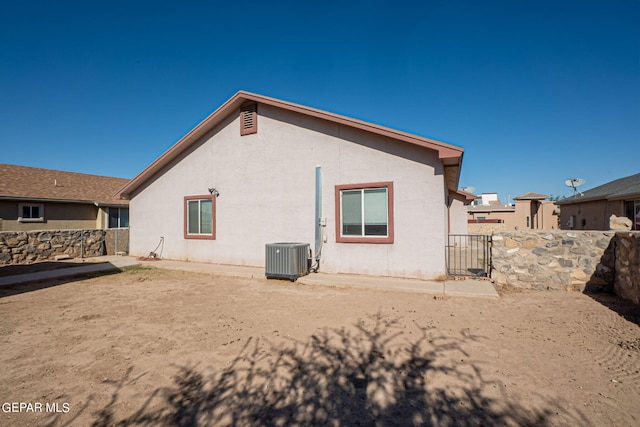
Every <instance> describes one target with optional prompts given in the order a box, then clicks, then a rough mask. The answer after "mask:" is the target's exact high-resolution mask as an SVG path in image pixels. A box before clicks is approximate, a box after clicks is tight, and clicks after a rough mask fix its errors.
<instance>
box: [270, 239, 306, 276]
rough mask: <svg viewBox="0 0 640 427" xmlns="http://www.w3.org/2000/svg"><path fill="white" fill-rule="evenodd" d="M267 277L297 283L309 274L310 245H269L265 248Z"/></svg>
mask: <svg viewBox="0 0 640 427" xmlns="http://www.w3.org/2000/svg"><path fill="white" fill-rule="evenodd" d="M265 252H266V254H265V255H266V256H265V257H266V260H265V267H266V268H265V276H266V277H267V279H270V278H279V279H289V280H292V281H295V280H296V279H297V278H298V277H301V276H305V275H307V274H309V267H310V265H309V264H310V261H311V258H310V256H309V254H310V247H309V244H308V243H268V244H267V245H266V248H265Z"/></svg>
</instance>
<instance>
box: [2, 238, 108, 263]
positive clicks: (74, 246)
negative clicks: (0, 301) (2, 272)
mask: <svg viewBox="0 0 640 427" xmlns="http://www.w3.org/2000/svg"><path fill="white" fill-rule="evenodd" d="M104 236H105V230H46V231H3V232H0V265H7V264H28V263H32V262H36V261H45V260H53V259H55V257H56V255H69V256H70V257H74V258H81V257H92V256H100V255H103V254H104Z"/></svg>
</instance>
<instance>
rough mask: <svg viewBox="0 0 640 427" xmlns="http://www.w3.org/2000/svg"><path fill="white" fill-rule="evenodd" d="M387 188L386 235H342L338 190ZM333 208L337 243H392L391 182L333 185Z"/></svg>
mask: <svg viewBox="0 0 640 427" xmlns="http://www.w3.org/2000/svg"><path fill="white" fill-rule="evenodd" d="M383 187H386V189H387V215H388V219H389V220H388V223H387V227H388V228H387V230H388V236H387V237H352V236H342V230H341V228H340V224H341V221H340V203H341V200H340V192H341V191H343V190H362V189H367V188H383ZM335 189H336V192H335V209H336V242H338V243H393V237H394V226H393V182H390V181H385V182H367V183H364V184H346V185H336V186H335Z"/></svg>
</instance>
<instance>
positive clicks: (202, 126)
mask: <svg viewBox="0 0 640 427" xmlns="http://www.w3.org/2000/svg"><path fill="white" fill-rule="evenodd" d="M246 102H256V103H258V104H266V105H270V106H274V107H278V108H282V109H285V110H289V111H293V112H296V113H300V114H305V115H307V116H312V117H316V118H320V119H323V120H328V121H331V122H334V123H338V124H341V125H345V126H349V127H353V128H356V129H361V130H364V131H367V132H372V133H375V134H378V135H383V136H387V137H389V138H393V139H397V140H399V141H404V142H408V143H410V144H415V145H418V146H420V147H424V148H427V149H430V150H434V151H437V152H438V157H439V158H440V159H441V161H442V163H443V166H444V168H445V180H446V184H447V188H448V189H449V190H452V191H456V190H457V188H458V181H459V180H460V168H461V167H462V156H463V154H464V149H463V148H462V147H458V146H455V145H451V144H447V143H444V142H441V141H437V140H435V139H431V138H425V137H422V136H417V135H413V134H410V133H407V132H402V131H399V130H396V129H392V128H388V127H385V126H380V125H377V124H373V123H368V122H365V121H362V120H358V119H354V118H351V117H347V116H341V115H339V114H334V113H330V112H327V111H323V110H318V109H316V108H311V107H307V106H304V105H300V104H294V103H292V102H287V101H282V100H280V99H276V98H270V97H267V96H263V95H258V94H255V93H250V92H244V91H239V92H238V93H236V94H235V95H233V96H232V97H231V98H229V99H228V100H227V101H226V102H225V103H224V104H222V105H221V106H220V107H219V108H218V109H217V110H215V111H214V112H213V113H211V115H209V116H208V117H207V118H206V119H204V120H203V121H202V122H200V123H199V124H198V125H197V126H196V127H195V128H193V129H192V130H190V131H189V132H188V133H187V134H186V135H185V136H183V137H182V138H181V139H180V140H179V141H178V142H176V143H175V144H174V145H173V146H172V147H170V148H169V149H168V150H167V151H165V152H164V153H163V154H162V155H161V156H160V157H158V158H157V159H156V160H155V161H153V163H151V164H150V165H149V166H147V167H146V168H145V169H144V170H143V171H142V172H140V173H139V174H138V175H137V176H136V177H135V178H133V179H132V180H131V181H129V182H128V183H127V184H126V185H125V186H124V187H122V188H121V189H120V191H118V194H117V196H118V197H121V198H128V197H129V195H130V194H131V193H133V192H134V191H135V190H136V189H138V188H139V187H140V186H142V185H143V184H144V183H145V182H146V181H147V180H148V179H150V178H152V177H153V176H154V175H155V174H156V173H158V172H160V171H161V170H162V168H164V167H165V166H167V165H168V164H169V163H170V162H171V161H172V160H174V159H175V158H176V157H177V156H179V155H180V154H181V153H183V152H184V151H185V150H186V149H187V148H189V147H190V146H191V145H192V144H193V143H195V142H196V141H198V139H200V138H201V137H202V136H204V135H205V134H206V133H207V132H209V131H210V130H211V129H212V128H213V127H215V126H216V125H217V124H219V123H220V122H222V121H223V120H224V119H225V118H226V117H228V116H229V115H230V114H232V113H235V112H237V111H239V109H240V107H241V106H242V105H243V104H245V103H246Z"/></svg>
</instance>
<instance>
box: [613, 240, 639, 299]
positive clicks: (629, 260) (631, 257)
mask: <svg viewBox="0 0 640 427" xmlns="http://www.w3.org/2000/svg"><path fill="white" fill-rule="evenodd" d="M615 273H616V274H615V280H614V286H613V287H614V290H615V293H616V295H619V296H621V297H622V298H624V299H627V300H629V301H632V302H633V303H635V304H638V305H640V233H628V232H627V233H623V232H618V233H616V236H615Z"/></svg>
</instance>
